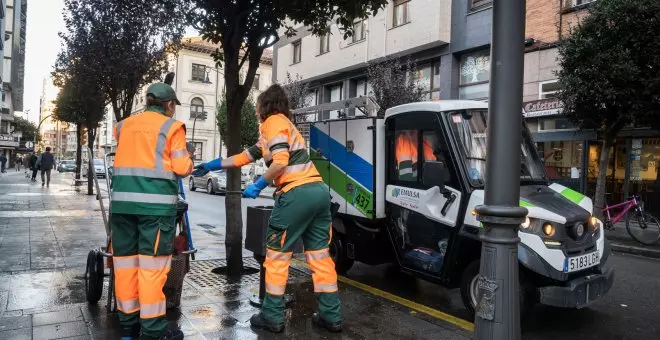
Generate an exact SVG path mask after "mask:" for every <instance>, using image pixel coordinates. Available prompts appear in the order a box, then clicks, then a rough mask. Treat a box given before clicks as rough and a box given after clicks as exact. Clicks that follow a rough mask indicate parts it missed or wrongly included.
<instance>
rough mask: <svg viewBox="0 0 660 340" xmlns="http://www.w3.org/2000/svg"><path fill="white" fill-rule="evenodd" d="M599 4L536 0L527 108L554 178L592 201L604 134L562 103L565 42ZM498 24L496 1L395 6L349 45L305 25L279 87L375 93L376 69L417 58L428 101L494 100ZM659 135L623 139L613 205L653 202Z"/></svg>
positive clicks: (282, 60)
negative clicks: (636, 198) (294, 84)
mask: <svg viewBox="0 0 660 340" xmlns="http://www.w3.org/2000/svg"><path fill="white" fill-rule="evenodd" d="M594 1H596V0H561V1H559V0H558V1H547V0H527V2H526V7H527V11H526V29H525V41H524V44H525V48H526V51H525V58H524V61H525V65H524V88H523V96H524V102H523V107H522V108H521V111H523V110H524V112H525V114H524V117H525V120H526V122H527V123H528V125H529V127H530V129H531V131H532V135H533V138H534V139H535V141H536V142H537V146H538V150H539V152H540V153H541V155H542V157H543V158H544V162H545V167H546V172H547V174H548V177H549V178H550V179H551V180H553V181H556V182H560V183H562V184H564V185H567V186H569V187H572V188H574V189H576V190H579V191H581V192H583V193H586V194H589V195H593V194H594V191H595V183H596V177H597V175H598V171H599V169H598V156H599V154H600V145H601V143H600V141H599V140H598V135H597V133H596V132H595V131H582V130H579V129H577V128H576V126H574V125H573V124H572V123H571V122H570V121H569V120H568V119H566V118H565V117H564V116H562V114H561V108H562V103H561V102H560V101H558V100H556V99H555V98H554V97H555V93H556V92H557V90H558V88H559V84H558V80H557V76H556V71H557V70H558V67H559V66H558V59H557V58H558V50H557V44H558V41H559V40H560V38H561V37H562V35H566V34H570V30H571V28H572V27H575V25H576V24H577V23H578V22H579V21H580V20H581V19H583V18H584V17H585V16H587V15H588V8H589V6H590V5H592V3H593V2H594ZM491 28H492V0H455V1H427V0H408V1H403V0H393V1H390V2H389V3H388V5H387V7H386V8H385V10H383V11H381V12H379V14H378V15H376V16H375V17H372V18H368V19H365V20H364V21H358V22H356V23H355V26H354V29H355V32H356V34H355V36H354V37H352V38H349V39H343V36H342V35H341V34H339V32H338V30H337V27H336V25H332V26H331V27H330V30H331V33H332V34H331V35H329V36H321V37H318V36H312V35H310V34H309V32H308V31H307V28H305V27H298V29H297V35H296V36H295V37H292V38H287V37H284V36H282V37H280V41H279V42H278V43H277V44H276V45H275V47H274V52H273V55H274V60H273V65H274V68H275V71H274V72H273V81H274V82H283V81H285V79H286V76H287V73H289V74H291V75H292V76H295V75H296V74H298V75H300V76H302V78H303V81H305V82H308V83H309V84H310V88H311V90H312V91H311V92H310V94H309V103H310V105H314V104H322V103H327V102H333V101H337V100H341V99H345V98H350V97H355V96H358V95H364V94H368V93H369V88H370V87H369V84H368V80H367V79H366V68H367V65H368V63H370V62H378V61H379V60H382V58H383V57H385V56H400V57H401V56H402V57H406V56H410V57H412V59H413V60H414V61H415V62H416V63H417V65H418V72H417V73H418V75H419V78H418V79H419V80H420V81H421V82H422V84H423V85H424V86H426V87H427V88H428V98H429V99H470V100H482V101H488V96H489V81H490V43H491ZM325 118H332V117H325ZM659 137H660V134H658V132H656V131H652V130H650V129H644V128H641V129H628V130H625V131H623V132H622V133H621V135H620V138H619V139H618V140H617V145H616V147H615V148H614V150H613V152H611V155H612V156H611V159H610V166H609V168H608V169H607V170H606V171H608V184H607V185H608V189H607V191H608V192H611V193H612V197H611V199H612V200H613V201H621V200H623V197H625V196H626V195H627V194H626V193H627V192H635V193H640V194H641V195H642V197H643V198H644V200H645V201H646V202H650V201H651V194H650V193H651V192H653V189H652V185H653V183H654V182H655V179H656V176H657V172H658V169H659V168H660V166H659V165H658V161H660V138H659ZM631 155H632V156H631ZM657 190H660V188H657Z"/></svg>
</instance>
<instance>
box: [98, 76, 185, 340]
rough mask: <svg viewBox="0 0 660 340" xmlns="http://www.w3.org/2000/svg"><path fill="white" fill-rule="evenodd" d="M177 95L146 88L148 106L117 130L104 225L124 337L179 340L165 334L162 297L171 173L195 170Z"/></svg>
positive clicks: (171, 218)
mask: <svg viewBox="0 0 660 340" xmlns="http://www.w3.org/2000/svg"><path fill="white" fill-rule="evenodd" d="M176 105H180V102H179V100H178V99H177V98H176V93H175V92H174V90H173V89H172V87H171V86H169V85H167V84H165V83H155V84H152V85H151V86H149V88H148V89H147V108H146V110H145V111H144V112H142V113H140V114H137V115H134V116H131V117H129V118H126V119H124V120H122V121H120V122H119V123H117V124H116V125H115V128H114V135H115V139H116V140H117V152H116V155H115V162H114V173H113V177H112V180H113V184H112V186H113V188H112V195H111V197H112V201H111V206H110V212H111V217H110V225H111V227H112V244H113V261H114V271H115V295H116V298H117V309H118V310H119V322H120V324H121V327H122V339H132V338H133V337H135V336H136V335H139V333H140V331H141V339H183V333H182V332H181V331H180V330H169V331H168V330H167V325H168V323H167V319H166V318H165V308H166V306H165V294H163V287H164V286H165V281H167V274H168V272H169V271H170V265H171V261H172V250H173V241H174V237H175V232H176V230H175V229H176V226H175V218H176V212H177V200H178V193H179V186H178V181H177V176H182V177H183V176H188V175H189V174H190V173H191V172H192V170H193V162H192V159H191V153H193V152H194V149H192V147H191V145H190V144H187V143H186V128H185V126H184V124H183V123H181V122H179V121H177V120H175V119H172V118H171V117H172V116H173V115H174V112H175V109H176Z"/></svg>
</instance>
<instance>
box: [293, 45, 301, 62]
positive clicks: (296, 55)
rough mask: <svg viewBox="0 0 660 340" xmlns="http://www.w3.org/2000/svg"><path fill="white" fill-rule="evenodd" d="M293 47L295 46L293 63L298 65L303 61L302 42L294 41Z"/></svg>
mask: <svg viewBox="0 0 660 340" xmlns="http://www.w3.org/2000/svg"><path fill="white" fill-rule="evenodd" d="M291 46H293V63H294V64H297V63H299V62H300V60H301V53H302V42H301V41H300V40H298V41H294V42H293V43H292V44H291Z"/></svg>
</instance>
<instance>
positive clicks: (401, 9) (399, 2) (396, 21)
mask: <svg viewBox="0 0 660 340" xmlns="http://www.w3.org/2000/svg"><path fill="white" fill-rule="evenodd" d="M409 3H410V0H394V11H393V14H394V18H393V20H392V26H393V27H399V26H401V25H405V24H407V23H409V22H410V17H409V15H408V14H409V12H408V4H409Z"/></svg>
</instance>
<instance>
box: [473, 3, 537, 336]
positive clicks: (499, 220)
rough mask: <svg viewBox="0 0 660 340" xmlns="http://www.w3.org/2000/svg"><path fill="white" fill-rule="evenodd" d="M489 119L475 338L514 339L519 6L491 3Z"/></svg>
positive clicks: (519, 217)
mask: <svg viewBox="0 0 660 340" xmlns="http://www.w3.org/2000/svg"><path fill="white" fill-rule="evenodd" d="M492 32H493V33H492V34H493V38H492V39H493V41H492V44H491V81H490V104H489V107H490V114H489V115H488V135H489V136H488V158H487V161H486V178H487V180H486V185H485V199H484V205H483V206H479V207H477V209H476V210H477V214H478V216H477V217H478V219H479V221H481V222H482V223H483V225H484V230H483V231H484V232H483V233H482V235H481V240H482V250H481V267H480V273H479V278H478V289H479V291H478V298H477V307H476V315H475V324H476V329H475V338H476V339H479V340H485V339H508V340H519V339H520V301H519V282H518V243H519V242H520V239H519V238H518V227H519V226H520V224H521V223H523V222H524V219H525V216H526V215H527V209H525V208H522V207H520V206H519V205H520V204H519V200H520V159H521V156H520V155H521V151H520V145H521V143H520V142H521V138H522V131H521V126H522V113H521V112H522V82H523V63H524V43H523V41H524V40H525V0H507V1H504V0H495V1H493V28H492Z"/></svg>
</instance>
